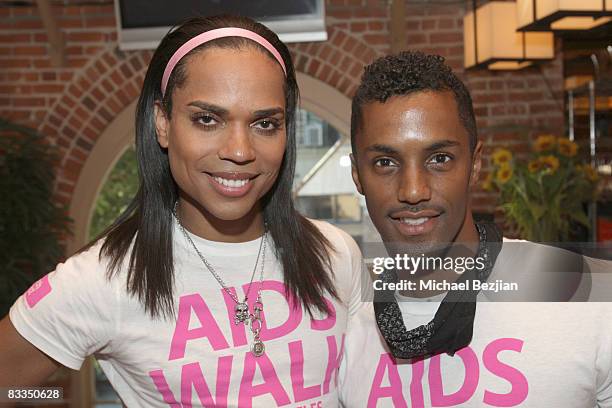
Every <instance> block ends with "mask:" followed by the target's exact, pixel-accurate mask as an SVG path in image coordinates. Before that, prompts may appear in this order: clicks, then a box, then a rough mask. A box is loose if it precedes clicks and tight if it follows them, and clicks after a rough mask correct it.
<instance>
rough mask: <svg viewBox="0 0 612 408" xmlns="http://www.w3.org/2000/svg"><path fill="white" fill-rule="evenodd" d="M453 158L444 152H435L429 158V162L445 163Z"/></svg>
mask: <svg viewBox="0 0 612 408" xmlns="http://www.w3.org/2000/svg"><path fill="white" fill-rule="evenodd" d="M452 159H453V158H452V157H451V156H450V155H448V154H446V153H437V154H434V155H433V156H432V157H431V159H430V163H432V164H446V163H448V162H449V161H451V160H452Z"/></svg>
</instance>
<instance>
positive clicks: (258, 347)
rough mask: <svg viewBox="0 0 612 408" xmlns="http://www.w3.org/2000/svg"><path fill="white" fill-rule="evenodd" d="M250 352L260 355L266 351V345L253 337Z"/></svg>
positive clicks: (256, 355)
mask: <svg viewBox="0 0 612 408" xmlns="http://www.w3.org/2000/svg"><path fill="white" fill-rule="evenodd" d="M251 352H252V353H253V355H254V356H255V357H261V356H262V355H263V354H264V353H265V352H266V346H265V345H264V344H263V341H261V340H259V339H255V341H254V342H253V345H252V346H251Z"/></svg>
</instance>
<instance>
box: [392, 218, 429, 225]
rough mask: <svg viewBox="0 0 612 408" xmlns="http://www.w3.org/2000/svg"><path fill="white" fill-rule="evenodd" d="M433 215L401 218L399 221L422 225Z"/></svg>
mask: <svg viewBox="0 0 612 408" xmlns="http://www.w3.org/2000/svg"><path fill="white" fill-rule="evenodd" d="M430 218H432V217H421V218H400V219H399V222H401V223H402V224H408V225H422V224H425V223H426V222H427V221H429V219H430Z"/></svg>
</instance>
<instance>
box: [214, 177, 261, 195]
mask: <svg viewBox="0 0 612 408" xmlns="http://www.w3.org/2000/svg"><path fill="white" fill-rule="evenodd" d="M204 174H206V175H207V176H208V178H209V180H210V182H211V184H212V186H213V187H214V189H215V190H216V191H217V192H218V193H219V194H221V195H223V196H226V197H230V198H238V197H242V196H244V195H246V194H247V193H248V192H249V191H250V190H251V187H252V186H253V183H252V181H253V180H255V179H256V178H257V177H259V174H255V173H238V172H214V173H212V172H204Z"/></svg>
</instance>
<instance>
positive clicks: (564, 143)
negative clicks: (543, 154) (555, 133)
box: [557, 139, 578, 157]
mask: <svg viewBox="0 0 612 408" xmlns="http://www.w3.org/2000/svg"><path fill="white" fill-rule="evenodd" d="M558 143H559V145H558V146H557V149H558V150H559V153H560V154H562V155H563V156H565V157H574V156H575V155H576V153H577V152H578V145H577V144H576V143H574V142H572V141H571V140H568V139H559V141H558Z"/></svg>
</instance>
